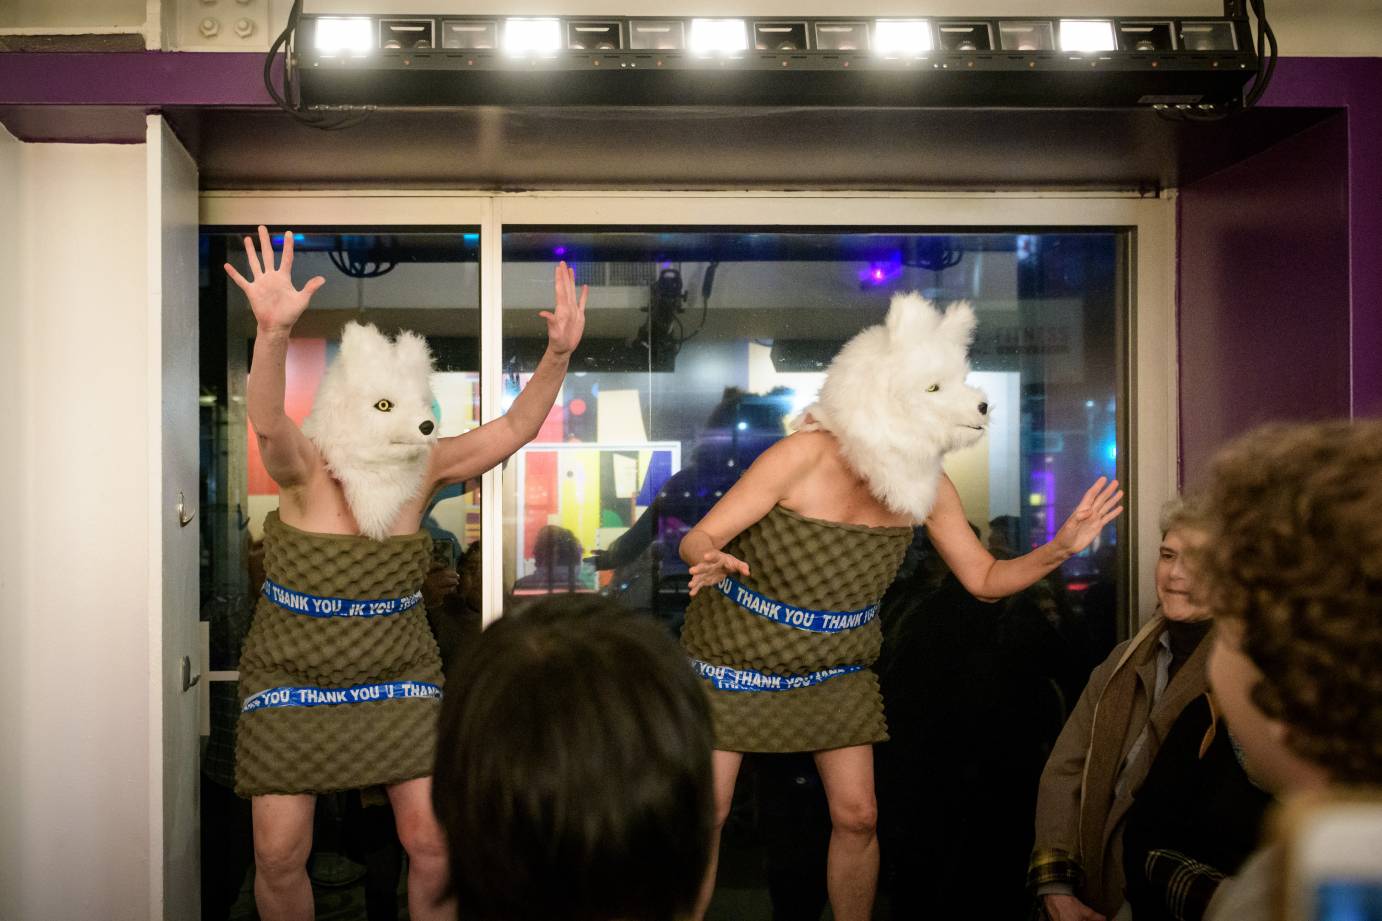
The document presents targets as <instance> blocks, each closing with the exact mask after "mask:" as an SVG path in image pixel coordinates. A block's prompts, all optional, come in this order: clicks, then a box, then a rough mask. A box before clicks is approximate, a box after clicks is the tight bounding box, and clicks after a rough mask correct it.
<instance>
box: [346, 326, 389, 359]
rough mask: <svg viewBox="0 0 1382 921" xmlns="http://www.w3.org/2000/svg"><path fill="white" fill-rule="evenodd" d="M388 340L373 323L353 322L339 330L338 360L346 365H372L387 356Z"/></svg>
mask: <svg viewBox="0 0 1382 921" xmlns="http://www.w3.org/2000/svg"><path fill="white" fill-rule="evenodd" d="M388 345H389V340H388V339H386V338H384V334H383V333H381V332H380V331H379V329H378V327H376V326H375V325H374V324H373V323H364V324H361V323H356V322H354V321H353V320H352V321H351V322H349V323H347V324H346V325H345V328H343V329H342V330H341V352H340V360H341V361H343V362H345V363H346V364H347V365H354V364H359V365H365V364H374V363H376V362H378V361H379V360H380V359H381V358H383V357H384V356H385V355H387V354H388Z"/></svg>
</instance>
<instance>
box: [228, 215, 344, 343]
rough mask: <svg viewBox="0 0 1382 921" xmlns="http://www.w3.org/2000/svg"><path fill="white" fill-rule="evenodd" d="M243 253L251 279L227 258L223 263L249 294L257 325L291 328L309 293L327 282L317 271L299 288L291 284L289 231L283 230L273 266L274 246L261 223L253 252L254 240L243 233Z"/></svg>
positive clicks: (310, 297) (260, 326)
mask: <svg viewBox="0 0 1382 921" xmlns="http://www.w3.org/2000/svg"><path fill="white" fill-rule="evenodd" d="M245 256H246V257H247V258H248V259H249V265H250V276H251V277H252V278H253V281H246V280H245V276H243V275H241V274H240V273H239V272H238V271H236V269H235V266H233V265H231V264H230V263H229V262H227V263H226V266H225V268H226V274H227V275H229V276H230V279H231V281H233V282H235V284H237V285H238V286H239V287H240V290H241V291H243V292H245V296H246V297H248V298H249V301H250V310H252V311H254V319H255V321H256V322H257V323H258V324H259V328H260V329H267V330H283V329H291V328H292V326H293V324H294V323H296V322H297V319H298V317H300V316H302V312H303V311H304V310H306V309H307V304H308V302H309V301H311V300H312V295H313V294H315V293H316V291H317V289H318V288H320V287H321V286H322V285H324V284H326V279H325V278H322V277H321V276H320V275H318V276H316V277H314V278H312V279H310V280H309V281H308V282H307V284H305V285H303V286H302V288H301V290H299V289H297V288H294V287H293V275H292V269H293V234H292V232H291V231H285V232H284V234H283V258H282V259H281V260H279V264H278V267H277V268H275V267H274V248H273V244H272V243H271V242H270V240H269V231H268V229H267V228H265V227H264V225H263V224H260V225H259V252H255V250H254V243H253V241H252V240H251V239H250V238H249V237H245ZM261 256H262V261H261Z"/></svg>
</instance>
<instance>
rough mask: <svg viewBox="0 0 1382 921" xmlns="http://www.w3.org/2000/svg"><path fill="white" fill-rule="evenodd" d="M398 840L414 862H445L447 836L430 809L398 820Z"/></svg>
mask: <svg viewBox="0 0 1382 921" xmlns="http://www.w3.org/2000/svg"><path fill="white" fill-rule="evenodd" d="M398 840H399V841H400V842H402V844H403V849H404V850H405V851H407V852H408V859H409V860H411V861H412V862H413V863H414V864H444V863H445V862H446V837H445V835H444V834H443V832H442V829H441V825H440V824H439V823H438V822H437V820H436V818H435V817H434V816H433V815H432V814H431V812H430V811H429V812H428V813H427V814H426V815H414V816H410V817H409V818H407V819H403V818H400V820H399V822H398Z"/></svg>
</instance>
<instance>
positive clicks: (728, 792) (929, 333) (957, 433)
mask: <svg viewBox="0 0 1382 921" xmlns="http://www.w3.org/2000/svg"><path fill="white" fill-rule="evenodd" d="M973 334H974V313H973V311H972V310H971V309H970V307H969V305H968V304H963V303H957V304H952V305H951V306H950V307H949V309H947V310H946V311H945V312H944V313H941V312H940V311H938V310H936V309H935V308H934V307H933V306H932V305H931V304H930V303H928V302H926V301H925V300H923V299H922V298H921V297H920V296H919V295H915V294H910V295H898V296H895V297H894V298H893V302H892V305H891V308H890V309H889V311H888V316H887V321H886V322H885V323H884V324H883V325H880V326H876V327H872V328H869V329H866V330H864V331H863V332H861V333H859V334H858V335H857V336H855V337H854V338H853V339H852V340H850V342H849V343H847V344H846V345H845V347H844V348H843V349H842V350H841V351H840V353H839V355H837V356H836V358H835V360H834V361H833V362H832V363H831V365H830V367H829V369H828V371H827V374H826V381H825V384H824V385H823V386H822V388H821V393H820V399H819V401H818V402H817V403H816V404H815V405H814V406H812V407H811V408H810V409H809V410H807V413H806V414H805V417H804V418H805V420H806V424H805V425H804V426H803V430H802V431H799V432H798V433H797V434H794V435H792V436H789V437H787V438H784V439H782V440H781V441H779V442H777V443H776V444H775V445H773V447H771V448H769V449H768V450H767V451H766V452H764V453H763V454H762V455H761V456H759V458H758V459H757V460H756V461H754V463H753V465H752V466H751V467H750V468H749V469H748V470H747V471H745V473H744V475H743V476H742V477H741V478H740V479H739V481H738V482H737V483H736V484H735V485H734V487H733V488H732V489H730V490H729V492H727V493H726V494H725V496H724V498H723V499H721V500H720V502H719V503H718V504H717V505H716V506H715V507H714V508H713V509H711V510H710V512H709V513H708V514H707V515H706V516H705V518H704V519H702V521H701V522H700V523H699V524H698V525H697V526H696V527H695V528H694V529H693V530H692V531H691V532H690V533H689V534H688V535H687V536H686V538H685V539H684V540H683V541H682V544H681V556H682V558H683V559H684V560H686V562H687V563H688V564H689V565H690V567H691V594H692V596H693V597H692V601H691V605H690V608H689V609H688V610H687V614H686V628H685V630H684V631H683V633H682V644H683V646H685V648H686V649H687V651H688V652H689V653H690V654H691V657H692V659H693V661H694V665H695V667H696V669H697V671H698V672H700V674H701V676H702V677H703V678H704V680H705V682H706V687H707V690H708V692H709V694H710V698H711V704H712V708H713V712H714V717H715V736H716V740H715V748H716V751H715V788H716V789H715V798H716V809H717V813H716V822H717V835H716V840H717V842H718V826H722V825H723V823H724V821H725V818H726V817H727V816H728V814H729V809H730V802H731V799H732V797H733V793H734V781H735V778H736V776H737V775H738V772H739V765H740V762H741V760H742V758H743V753H744V752H790V751H810V752H814V753H815V760H816V766H817V768H818V769H819V771H820V775H821V781H822V783H823V784H824V786H825V792H826V797H827V799H828V800H829V804H830V817H831V822H832V824H833V829H832V832H831V838H830V849H829V856H828V864H827V881H826V882H827V889H828V891H829V895H830V904H831V906H832V908H833V910H834V914H835V918H836V919H837V921H867V919H868V918H869V917H870V915H871V911H872V906H873V898H874V890H875V887H876V884H877V878H878V839H877V837H876V835H875V813H876V805H875V800H874V792H873V744H874V743H875V742H881V741H884V740H885V739H887V738H888V734H887V724H886V722H885V721H884V717H883V699H882V695H881V693H880V692H879V686H878V678H877V677H876V676H875V675H874V673H873V672H872V671H871V670H870V669H869V666H870V665H872V664H873V662H874V660H875V659H876V658H877V656H878V652H879V646H880V644H881V642H882V632H881V628H880V624H879V622H878V619H877V617H876V616H875V615H876V614H877V611H878V602H879V600H880V599H881V598H882V595H883V592H884V590H885V589H887V587H888V585H889V584H890V583H891V582H892V580H893V577H894V575H895V574H896V573H897V569H898V566H899V564H900V563H901V561H902V557H903V554H904V553H905V551H906V549H907V546H908V544H909V543H910V542H911V540H912V535H913V527H914V526H915V525H917V524H920V523H924V524H925V526H926V529H927V532H928V533H929V535H930V537H931V540H932V542H933V543H934V544H935V546H936V549H937V550H938V551H939V552H940V554H941V556H942V557H943V558H944V559H945V562H946V563H947V564H949V566H950V568H951V570H953V571H954V573H955V575H956V577H957V578H958V579H959V580H960V582H961V583H962V584H963V585H964V587H965V588H966V589H968V590H969V591H970V592H971V593H972V594H974V596H975V597H977V598H981V599H984V600H995V599H998V598H1002V597H1004V596H1006V595H1010V594H1012V593H1014V592H1018V591H1021V590H1022V589H1024V588H1026V587H1027V586H1029V585H1031V584H1033V583H1034V582H1036V581H1037V580H1038V579H1040V578H1041V577H1043V576H1045V575H1046V574H1047V573H1049V572H1051V571H1052V570H1053V569H1055V568H1056V567H1057V566H1059V565H1060V564H1061V563H1062V562H1064V561H1065V560H1066V559H1068V558H1069V557H1070V556H1071V555H1072V554H1075V553H1078V552H1079V551H1080V550H1082V549H1084V548H1085V547H1086V546H1088V545H1089V543H1090V542H1091V541H1093V540H1094V538H1095V537H1096V536H1097V535H1098V534H1099V532H1100V531H1101V530H1102V529H1103V527H1104V526H1105V525H1107V524H1108V523H1109V522H1111V521H1112V520H1113V519H1114V518H1115V517H1117V516H1118V514H1119V513H1120V512H1121V511H1122V508H1121V506H1120V504H1119V503H1120V500H1121V498H1122V493H1121V492H1120V491H1119V490H1118V483H1117V481H1113V482H1105V480H1104V479H1103V478H1100V479H1099V481H1098V482H1096V483H1095V484H1094V485H1093V486H1092V487H1090V489H1089V491H1088V492H1086V493H1085V495H1084V497H1083V499H1082V500H1081V501H1080V504H1079V506H1078V508H1077V509H1076V510H1075V512H1074V514H1072V515H1071V516H1070V518H1069V520H1067V521H1066V522H1065V524H1064V525H1063V526H1062V527H1061V529H1060V531H1059V532H1057V534H1056V536H1055V539H1054V540H1053V541H1051V542H1050V543H1049V544H1046V545H1045V546H1042V547H1039V548H1037V549H1036V550H1033V551H1032V552H1031V553H1028V554H1026V555H1025V556H1021V557H1018V558H1017V559H1013V560H1001V561H999V560H995V559H994V558H993V557H992V556H991V555H990V554H989V553H988V551H987V550H985V549H984V547H983V545H981V544H980V543H979V541H978V539H977V538H976V537H975V536H974V533H973V531H971V530H970V527H969V523H968V521H967V520H966V519H965V512H964V509H963V508H962V507H961V505H960V497H959V493H958V492H956V490H955V486H954V484H953V483H951V482H950V480H949V479H948V478H947V477H946V475H945V474H944V473H943V472H942V471H941V460H942V458H943V457H944V456H945V454H947V453H948V452H950V451H953V450H955V449H957V448H963V447H966V446H967V445H971V444H973V443H974V442H975V441H977V440H978V439H979V438H980V437H981V436H982V435H983V432H984V428H985V425H986V424H987V422H988V408H989V407H988V402H987V400H986V398H985V397H984V394H983V393H982V392H980V391H979V390H976V389H975V388H973V387H970V386H967V385H966V384H965V377H966V375H967V374H968V373H969V362H968V358H967V352H968V348H969V343H970V340H971V339H972V338H973ZM717 847H718V843H717ZM714 873H715V863H714V860H712V862H711V866H710V871H709V874H708V875H707V879H706V884H705V888H704V890H703V892H702V894H701V906H700V911H701V913H702V914H703V913H704V911H705V907H706V905H707V904H708V903H709V900H710V894H711V891H712V889H713V887H714Z"/></svg>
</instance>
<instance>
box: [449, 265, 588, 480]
mask: <svg viewBox="0 0 1382 921" xmlns="http://www.w3.org/2000/svg"><path fill="white" fill-rule="evenodd" d="M555 287H556V308H555V309H554V310H550V311H549V310H544V311H542V312H541V313H540V314H539V316H541V317H542V318H543V319H544V320H546V321H547V351H546V352H545V353H544V354H543V356H542V361H541V362H539V363H538V366H537V371H535V372H534V373H533V376H532V377H531V378H529V380H528V384H527V386H526V387H524V388H523V392H522V393H520V394H519V395H518V397H517V398H516V399H515V400H514V401H513V406H511V407H509V411H508V412H506V413H505V414H504V415H502V416H500V417H499V418H498V419H495V420H494V421H493V422H487V423H485V424H484V425H482V426H480V427H479V428H477V429H473V430H471V431H469V432H466V433H465V434H464V435H456V436H453V437H451V438H443V439H441V440H440V441H438V442H437V447H436V450H435V451H434V453H433V455H432V469H433V474H432V479H433V482H434V483H435V484H436V485H437V486H445V485H447V484H450V483H459V482H462V481H463V480H468V479H471V478H472V477H476V476H479V475H480V474H482V473H484V472H485V471H486V470H488V469H490V468H491V467H493V466H494V465H495V464H498V463H500V462H501V461H503V460H504V459H505V458H507V457H509V456H510V455H512V454H513V453H514V452H515V451H517V450H518V449H519V448H521V447H523V446H524V445H525V444H527V443H528V442H530V441H532V440H533V439H534V438H536V437H537V433H538V430H539V429H541V428H542V422H543V420H544V419H546V418H547V414H548V413H549V412H551V411H552V404H553V403H554V402H556V399H557V394H558V393H559V392H560V391H561V382H562V381H563V380H564V379H565V378H566V366H567V364H568V363H570V361H571V352H572V351H574V350H575V348H576V346H577V344H579V343H580V341H581V332H582V331H583V330H584V329H585V298H586V293H587V288H586V286H585V285H581V292H580V297H579V298H577V296H576V273H575V272H573V271H571V269H569V268H568V267H567V265H566V263H565V262H562V263H559V264H558V265H557V271H556V280H555Z"/></svg>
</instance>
